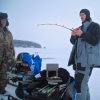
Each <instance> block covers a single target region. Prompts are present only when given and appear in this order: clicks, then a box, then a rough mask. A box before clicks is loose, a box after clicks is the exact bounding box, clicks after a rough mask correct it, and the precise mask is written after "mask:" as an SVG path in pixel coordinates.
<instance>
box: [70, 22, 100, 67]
mask: <svg viewBox="0 0 100 100" xmlns="http://www.w3.org/2000/svg"><path fill="white" fill-rule="evenodd" d="M81 29H82V26H81ZM78 39H81V42H82V44H84V45H83V46H82V45H81V46H80V48H83V49H82V52H83V54H85V55H82V56H83V61H82V60H81V61H82V62H85V63H86V62H87V63H89V65H90V61H85V60H86V59H88V58H90V56H88V53H89V52H90V53H91V52H92V51H93V52H92V53H95V52H96V49H97V46H98V47H99V48H100V45H99V44H100V26H99V25H98V24H97V23H94V22H92V23H91V24H90V25H89V27H88V28H87V31H86V32H84V34H82V35H81V36H80V37H78V36H71V39H70V42H71V43H72V44H73V49H72V52H71V55H70V58H69V62H68V66H70V65H72V64H75V55H77V54H76V50H77V40H78ZM78 48H79V47H78ZM98 52H99V51H98ZM92 53H91V54H92ZM91 54H90V55H91ZM76 59H77V58H76ZM81 59H82V57H81ZM89 60H90V59H89ZM81 61H80V63H81ZM91 64H93V63H91Z"/></svg>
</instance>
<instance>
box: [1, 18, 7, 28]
mask: <svg viewBox="0 0 100 100" xmlns="http://www.w3.org/2000/svg"><path fill="white" fill-rule="evenodd" d="M1 24H2V27H5V26H6V24H7V19H2V20H1Z"/></svg>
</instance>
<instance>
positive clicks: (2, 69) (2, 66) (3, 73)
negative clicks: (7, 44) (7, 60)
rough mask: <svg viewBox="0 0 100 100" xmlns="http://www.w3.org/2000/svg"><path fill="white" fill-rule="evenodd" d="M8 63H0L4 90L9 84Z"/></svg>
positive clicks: (1, 87)
mask: <svg viewBox="0 0 100 100" xmlns="http://www.w3.org/2000/svg"><path fill="white" fill-rule="evenodd" d="M6 72H7V64H4V63H2V64H0V90H4V89H5V87H6V85H7V73H6Z"/></svg>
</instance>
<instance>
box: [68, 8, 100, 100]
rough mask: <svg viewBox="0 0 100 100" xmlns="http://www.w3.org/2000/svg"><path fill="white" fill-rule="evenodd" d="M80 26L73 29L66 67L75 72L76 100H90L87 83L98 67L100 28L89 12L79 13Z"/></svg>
mask: <svg viewBox="0 0 100 100" xmlns="http://www.w3.org/2000/svg"><path fill="white" fill-rule="evenodd" d="M80 18H81V21H82V25H81V26H80V27H78V28H76V29H73V31H72V33H71V34H72V35H71V39H70V41H71V43H72V44H73V48H72V52H71V55H70V58H69V62H68V65H69V66H70V65H73V69H74V70H75V80H76V83H75V87H76V91H77V94H76V100H90V93H89V88H88V81H89V77H90V75H91V72H92V69H93V68H94V67H100V26H99V25H98V24H97V23H95V22H92V19H91V17H90V11H89V10H88V9H82V10H81V11H80Z"/></svg>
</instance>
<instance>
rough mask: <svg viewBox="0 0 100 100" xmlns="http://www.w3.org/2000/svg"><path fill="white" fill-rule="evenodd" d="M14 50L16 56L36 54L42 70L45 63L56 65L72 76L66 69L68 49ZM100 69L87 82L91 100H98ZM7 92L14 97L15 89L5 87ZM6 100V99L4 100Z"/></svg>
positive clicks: (96, 69) (70, 68)
mask: <svg viewBox="0 0 100 100" xmlns="http://www.w3.org/2000/svg"><path fill="white" fill-rule="evenodd" d="M15 50H16V56H17V54H18V53H20V52H29V53H30V54H36V53H38V54H39V55H40V57H41V58H43V59H42V69H45V68H46V64H47V63H58V64H59V67H63V68H65V69H67V70H68V71H69V72H70V75H71V76H74V71H73V69H72V67H71V66H70V67H68V66H67V63H68V58H69V54H70V51H71V47H70V48H60V49H46V48H43V49H42V48H41V49H35V48H15ZM99 77H100V69H99V68H94V69H93V72H92V75H91V77H90V80H89V89H90V95H91V100H100V94H99V93H100V85H99V84H100V83H99V82H100V80H99ZM6 89H7V91H9V92H10V93H11V94H12V95H14V96H16V95H15V89H16V88H14V87H12V86H10V85H7V87H6ZM5 100H6V99H5Z"/></svg>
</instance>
